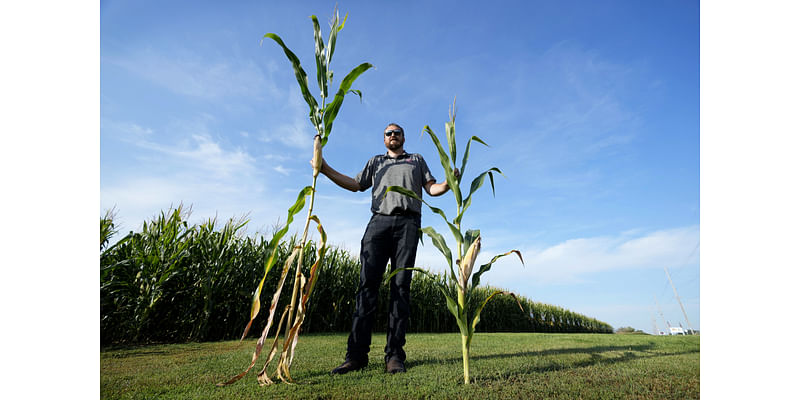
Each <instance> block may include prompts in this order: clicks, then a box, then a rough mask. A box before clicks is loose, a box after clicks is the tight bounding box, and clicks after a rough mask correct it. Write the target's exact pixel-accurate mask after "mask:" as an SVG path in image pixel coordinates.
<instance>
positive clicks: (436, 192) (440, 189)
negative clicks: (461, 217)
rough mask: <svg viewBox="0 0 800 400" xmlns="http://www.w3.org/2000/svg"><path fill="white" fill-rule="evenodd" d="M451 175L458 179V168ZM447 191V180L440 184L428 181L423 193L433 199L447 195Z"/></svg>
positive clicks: (448, 188)
mask: <svg viewBox="0 0 800 400" xmlns="http://www.w3.org/2000/svg"><path fill="white" fill-rule="evenodd" d="M453 174H454V175H455V176H456V179H458V177H459V176H461V173H460V172H459V171H458V168H456V169H455V170H453ZM448 190H450V185H448V184H447V180H445V181H444V182H442V183H436V181H428V182H427V183H426V184H425V192H427V193H428V195H430V196H434V197H436V196H441V195H443V194H445V193H447V191H448Z"/></svg>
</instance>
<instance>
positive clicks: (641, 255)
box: [479, 226, 700, 286]
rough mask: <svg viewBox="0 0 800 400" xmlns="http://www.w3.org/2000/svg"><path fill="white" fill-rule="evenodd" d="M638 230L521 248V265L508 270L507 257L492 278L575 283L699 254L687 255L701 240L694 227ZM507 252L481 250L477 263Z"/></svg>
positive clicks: (671, 264) (682, 262)
mask: <svg viewBox="0 0 800 400" xmlns="http://www.w3.org/2000/svg"><path fill="white" fill-rule="evenodd" d="M636 232H637V231H636V230H632V231H627V232H625V233H623V234H620V235H618V236H616V237H592V238H576V239H569V240H566V241H563V242H561V243H558V244H555V245H552V246H547V247H543V248H542V247H534V246H530V247H527V248H521V249H520V250H521V251H522V254H523V257H524V259H525V268H522V269H520V268H511V266H510V265H509V266H504V264H507V263H510V262H514V263H518V261H512V260H510V259H509V258H508V257H507V258H506V259H501V260H499V261H498V262H497V265H498V268H496V269H495V268H493V269H492V272H493V273H492V274H491V277H489V278H488V279H491V281H492V282H497V284H499V286H504V285H505V286H511V285H513V284H514V282H515V281H519V280H524V281H526V282H528V283H532V284H548V283H559V284H560V283H575V282H581V281H585V280H590V279H592V276H593V275H594V274H598V273H602V272H605V271H617V270H625V269H637V268H663V267H665V266H666V267H668V268H670V269H672V268H680V267H684V266H686V265H687V263H690V262H697V260H699V256H698V253H694V256H693V258H691V259H689V260H687V258H686V257H687V255H688V254H690V252H691V251H692V250H693V249H694V248H695V247H696V246H697V243H698V242H699V240H700V229H699V227H698V226H689V227H683V228H676V229H668V230H660V231H655V232H649V233H644V234H641V236H633V235H632V233H636ZM505 251H507V250H498V251H495V249H485V251H482V252H481V253H482V254H481V257H485V258H486V260H483V259H480V260H479V261H480V262H483V263H485V262H487V261H488V258H489V257H491V256H492V255H493V254H495V253H501V252H505Z"/></svg>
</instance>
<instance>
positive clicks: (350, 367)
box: [331, 360, 367, 375]
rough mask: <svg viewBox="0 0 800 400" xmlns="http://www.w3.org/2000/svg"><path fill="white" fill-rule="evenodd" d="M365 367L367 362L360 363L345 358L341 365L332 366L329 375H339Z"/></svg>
mask: <svg viewBox="0 0 800 400" xmlns="http://www.w3.org/2000/svg"><path fill="white" fill-rule="evenodd" d="M366 367H367V363H365V362H364V363H360V362H356V361H353V360H345V362H343V363H342V365H340V366H338V367H336V368H334V369H333V370H332V371H331V375H341V374H346V373H348V372H350V371H358V370H360V369H364V368H366Z"/></svg>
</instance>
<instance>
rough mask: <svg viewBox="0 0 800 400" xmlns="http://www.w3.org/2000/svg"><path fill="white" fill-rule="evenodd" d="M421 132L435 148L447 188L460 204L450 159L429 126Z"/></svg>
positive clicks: (459, 191) (459, 194)
mask: <svg viewBox="0 0 800 400" xmlns="http://www.w3.org/2000/svg"><path fill="white" fill-rule="evenodd" d="M422 130H423V131H424V132H427V133H428V135H429V136H430V137H431V140H432V141H433V144H434V145H435V146H436V150H437V151H438V152H439V161H440V162H441V164H442V168H443V169H444V175H445V180H446V181H447V186H450V190H452V191H453V196H455V198H456V202H457V203H458V204H461V189H460V188H459V186H458V181H457V180H456V177H455V174H453V167H451V166H450V158H449V157H448V156H447V152H445V151H444V148H443V147H442V143H441V142H439V138H438V137H436V134H435V133H434V132H433V129H431V127H430V126H428V125H425V127H424V128H423V129H422Z"/></svg>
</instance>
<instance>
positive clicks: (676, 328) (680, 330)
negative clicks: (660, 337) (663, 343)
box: [669, 326, 686, 335]
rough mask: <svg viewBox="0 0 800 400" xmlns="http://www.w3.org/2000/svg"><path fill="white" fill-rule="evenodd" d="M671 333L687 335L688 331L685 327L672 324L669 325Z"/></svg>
mask: <svg viewBox="0 0 800 400" xmlns="http://www.w3.org/2000/svg"><path fill="white" fill-rule="evenodd" d="M669 334H670V335H685V334H686V331H685V330H684V329H683V327H680V326H670V327H669Z"/></svg>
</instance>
